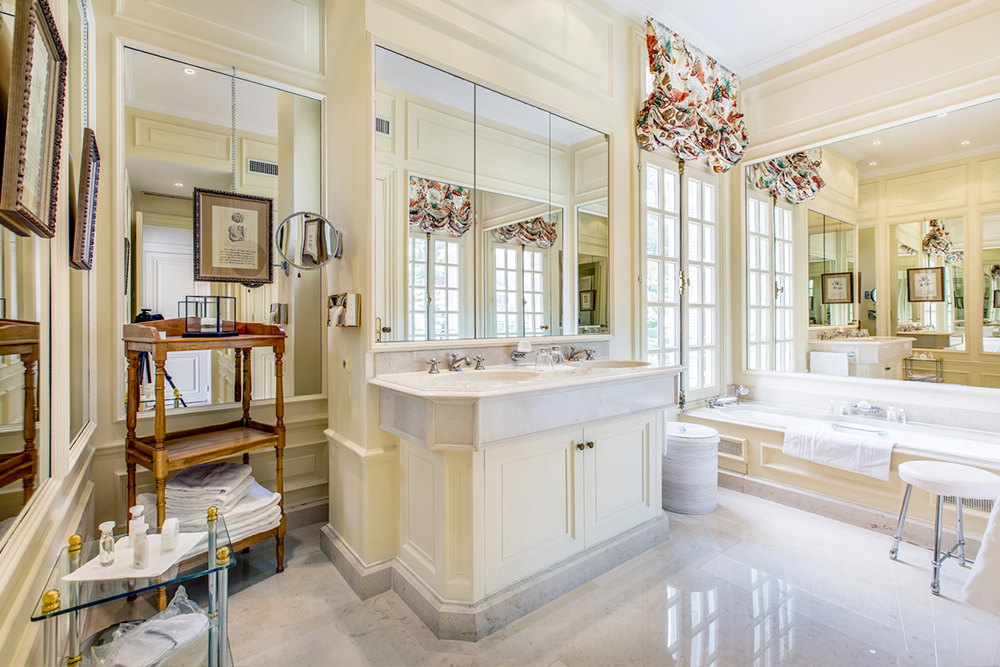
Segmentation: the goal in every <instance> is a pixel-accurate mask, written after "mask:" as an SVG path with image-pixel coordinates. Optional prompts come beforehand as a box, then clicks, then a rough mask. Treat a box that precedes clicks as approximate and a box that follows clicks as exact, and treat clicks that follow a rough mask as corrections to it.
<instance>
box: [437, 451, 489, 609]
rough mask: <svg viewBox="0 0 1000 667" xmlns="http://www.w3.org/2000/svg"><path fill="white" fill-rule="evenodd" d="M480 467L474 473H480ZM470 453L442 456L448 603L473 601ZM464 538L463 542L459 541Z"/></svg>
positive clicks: (472, 511) (472, 518) (445, 587)
mask: <svg viewBox="0 0 1000 667" xmlns="http://www.w3.org/2000/svg"><path fill="white" fill-rule="evenodd" d="M481 471H482V468H481V467H479V468H478V469H477V472H480V473H481ZM472 475H473V463H472V454H471V453H464V452H463V453H451V452H449V453H445V454H444V479H445V515H444V520H445V530H446V533H447V538H446V546H445V549H446V551H447V553H446V558H445V568H446V573H445V582H444V595H445V598H446V599H449V600H472V599H475V598H474V593H473V585H474V584H473V577H474V574H475V568H474V564H473V551H474V550H473V540H472V539H471V537H472V534H473V524H474V517H473V514H474V513H475V510H474V509H473V508H474V507H476V504H475V502H474V499H473V493H472ZM463 537H465V538H466V539H462V538H463Z"/></svg>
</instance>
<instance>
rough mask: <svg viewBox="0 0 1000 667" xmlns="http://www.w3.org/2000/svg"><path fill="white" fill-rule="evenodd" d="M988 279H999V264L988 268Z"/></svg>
mask: <svg viewBox="0 0 1000 667" xmlns="http://www.w3.org/2000/svg"><path fill="white" fill-rule="evenodd" d="M990 277H991V278H1000V264H994V265H993V266H991V267H990Z"/></svg>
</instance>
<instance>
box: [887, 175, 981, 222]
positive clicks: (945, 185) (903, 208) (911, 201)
mask: <svg viewBox="0 0 1000 667" xmlns="http://www.w3.org/2000/svg"><path fill="white" fill-rule="evenodd" d="M968 183H969V170H968V167H967V166H966V165H964V164H962V165H957V166H954V167H947V168H944V169H934V170H932V171H925V172H921V173H919V174H913V175H911V176H901V177H899V178H890V179H887V180H886V182H885V192H886V215H888V216H890V217H892V216H899V215H916V216H918V217H920V218H923V217H925V216H926V215H928V214H931V213H933V212H935V211H940V210H945V209H952V208H959V207H962V206H965V205H966V204H967V203H968V201H969V189H968Z"/></svg>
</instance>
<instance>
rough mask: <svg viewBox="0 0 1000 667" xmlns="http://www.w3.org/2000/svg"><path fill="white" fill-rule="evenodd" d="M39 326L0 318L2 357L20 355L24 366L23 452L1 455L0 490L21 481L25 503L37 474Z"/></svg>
mask: <svg viewBox="0 0 1000 667" xmlns="http://www.w3.org/2000/svg"><path fill="white" fill-rule="evenodd" d="M39 329H40V327H39V324H38V322H29V321H27V320H3V319H0V355H8V354H17V355H20V356H21V363H22V364H24V423H23V424H22V430H23V434H24V449H23V450H21V451H20V452H17V453H14V454H0V488H2V487H4V486H7V485H8V484H10V483H11V482H15V481H17V480H19V479H20V480H21V483H22V485H23V488H24V503H25V504H27V503H28V501H29V500H31V496H32V495H33V494H34V492H35V480H36V479H37V475H38V453H37V452H36V451H35V422H36V421H37V420H38V415H37V412H38V408H37V404H36V402H35V394H36V391H37V388H36V386H35V385H36V382H35V380H36V378H37V375H38V366H37V365H38V355H39V341H40V335H39Z"/></svg>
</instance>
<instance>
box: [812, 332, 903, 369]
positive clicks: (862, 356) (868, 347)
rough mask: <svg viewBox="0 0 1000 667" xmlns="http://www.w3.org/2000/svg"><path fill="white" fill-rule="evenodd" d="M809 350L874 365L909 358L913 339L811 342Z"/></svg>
mask: <svg viewBox="0 0 1000 667" xmlns="http://www.w3.org/2000/svg"><path fill="white" fill-rule="evenodd" d="M809 349H810V350H815V351H817V352H842V353H844V354H846V355H848V357H849V361H850V363H858V364H874V363H880V362H886V361H892V360H894V359H902V358H903V357H908V356H910V354H911V352H912V350H913V339H912V338H905V337H895V336H870V337H868V338H840V339H837V340H811V341H809Z"/></svg>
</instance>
